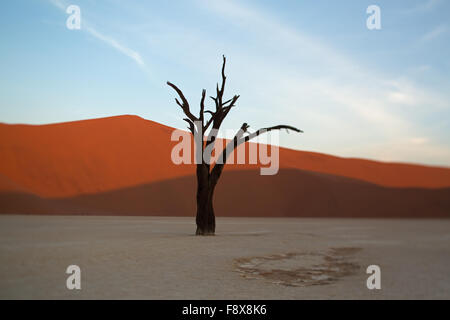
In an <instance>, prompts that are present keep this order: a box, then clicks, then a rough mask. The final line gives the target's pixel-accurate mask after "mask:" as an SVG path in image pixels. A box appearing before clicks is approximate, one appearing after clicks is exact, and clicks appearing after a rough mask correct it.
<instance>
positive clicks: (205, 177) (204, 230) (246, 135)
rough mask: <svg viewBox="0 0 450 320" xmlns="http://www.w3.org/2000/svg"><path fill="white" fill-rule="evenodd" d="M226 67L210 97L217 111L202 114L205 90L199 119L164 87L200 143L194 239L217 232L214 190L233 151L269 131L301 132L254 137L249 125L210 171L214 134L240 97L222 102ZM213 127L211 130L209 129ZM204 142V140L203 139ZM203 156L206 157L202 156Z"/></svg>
mask: <svg viewBox="0 0 450 320" xmlns="http://www.w3.org/2000/svg"><path fill="white" fill-rule="evenodd" d="M225 64H226V58H225V56H223V65H222V84H221V86H220V87H219V84H218V83H217V87H216V96H215V97H212V96H211V97H210V98H211V99H212V100H213V101H214V103H215V107H216V110H215V111H210V110H205V98H206V90H205V89H203V90H202V98H201V100H200V113H199V116H198V117H196V116H194V115H193V114H192V113H191V111H190V106H189V103H188V101H187V99H186V98H185V96H184V94H183V92H182V91H181V90H180V89H179V88H178V87H177V86H176V85H174V84H173V83H171V82H167V84H168V85H169V86H170V87H172V88H173V89H174V90H175V91H176V92H177V94H178V96H179V98H180V100H181V102H180V101H179V100H178V99H177V98H175V101H176V103H177V104H178V105H179V106H180V107H181V109H182V110H183V112H184V114H185V115H186V117H187V118H184V119H183V120H184V121H186V122H187V123H188V124H189V127H188V129H189V131H190V132H191V133H192V135H193V136H194V137H197V136H200V137H201V138H200V139H194V141H195V147H196V157H197V158H196V159H198V160H196V163H197V169H196V173H197V216H196V223H197V231H196V235H214V233H215V229H216V221H215V220H216V219H215V215H214V207H213V195H214V190H215V187H216V185H217V182H218V181H219V178H220V176H221V174H222V171H223V168H224V166H225V164H226V161H227V158H228V156H229V155H230V154H231V153H232V152H233V150H234V149H235V148H236V147H237V146H239V145H240V144H242V143H245V142H247V141H249V140H251V139H253V138H255V137H257V136H259V135H260V134H262V133H265V132H269V131H271V130H280V129H286V130H293V131H295V132H302V131H301V130H299V129H297V128H295V127H291V126H287V125H278V126H273V127H268V128H261V129H259V130H257V131H255V132H253V133H250V132H248V128H249V125H247V123H244V124H242V126H241V128H240V129H239V131H238V132H237V133H236V135H235V136H234V138H233V139H232V140H231V141H230V142H228V144H227V146H226V148H225V149H224V150H223V151H222V152H221V154H220V155H219V156H218V158H217V160H216V162H215V164H214V166H213V167H212V168H211V165H212V163H211V161H210V160H211V158H212V157H213V156H212V150H213V149H214V143H215V140H216V135H217V131H218V130H219V128H220V126H221V125H222V122H223V121H224V119H225V118H226V116H227V115H228V113H229V112H230V110H231V109H232V108H233V107H235V105H236V102H237V100H238V99H239V95H235V96H233V98H231V99H229V100H226V101H224V99H223V94H224V91H225V82H226V79H227V78H226V76H225ZM205 113H208V114H210V117H209V119H208V120H206V119H205ZM211 125H212V126H211ZM210 127H211V129H210V131H209V133H208V135H207V137H205V136H204V135H205V133H206V131H207V130H208V129H209V128H210ZM205 138H206V139H205ZM205 152H206V153H205Z"/></svg>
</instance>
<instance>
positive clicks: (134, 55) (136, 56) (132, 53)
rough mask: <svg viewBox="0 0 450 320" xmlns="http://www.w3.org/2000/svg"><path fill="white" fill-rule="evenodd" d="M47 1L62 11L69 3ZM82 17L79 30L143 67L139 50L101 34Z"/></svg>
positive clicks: (53, 0)
mask: <svg viewBox="0 0 450 320" xmlns="http://www.w3.org/2000/svg"><path fill="white" fill-rule="evenodd" d="M49 1H50V3H51V4H53V5H54V6H55V7H57V8H59V9H60V10H62V11H64V12H65V11H66V8H67V7H68V6H69V4H67V3H65V2H64V1H62V0H49ZM82 19H83V20H82V22H81V25H82V27H81V30H83V31H85V32H87V33H88V34H90V35H91V36H93V37H95V38H96V39H98V40H100V41H102V42H103V43H105V44H107V45H108V46H110V47H111V48H114V49H115V50H117V51H119V52H120V53H122V54H124V55H125V56H127V57H129V58H131V59H133V60H134V62H136V63H137V64H138V65H139V66H140V67H142V68H144V67H145V63H144V60H143V59H142V56H141V54H140V53H139V52H137V51H136V50H133V49H131V48H128V47H127V46H125V45H123V44H121V43H120V42H119V41H118V40H116V39H114V37H111V36H109V35H105V34H103V33H102V32H100V31H98V30H97V29H95V28H94V27H93V26H92V25H91V24H90V23H89V22H88V21H87V20H86V19H85V18H82Z"/></svg>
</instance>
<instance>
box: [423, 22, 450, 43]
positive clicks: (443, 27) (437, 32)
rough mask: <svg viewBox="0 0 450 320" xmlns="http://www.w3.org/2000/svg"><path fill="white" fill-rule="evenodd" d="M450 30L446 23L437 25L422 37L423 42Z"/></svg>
mask: <svg viewBox="0 0 450 320" xmlns="http://www.w3.org/2000/svg"><path fill="white" fill-rule="evenodd" d="M447 31H448V27H447V26H446V25H440V26H437V27H435V28H434V29H433V30H431V31H429V32H427V33H426V34H424V35H423V36H422V37H421V38H420V41H421V42H428V41H431V40H434V39H436V38H438V37H439V36H441V35H443V34H445V33H446V32H447Z"/></svg>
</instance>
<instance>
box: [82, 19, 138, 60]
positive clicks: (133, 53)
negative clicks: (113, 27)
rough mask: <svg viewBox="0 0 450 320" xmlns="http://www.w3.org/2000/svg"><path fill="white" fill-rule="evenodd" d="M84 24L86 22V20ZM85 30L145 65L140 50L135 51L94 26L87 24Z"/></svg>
mask: <svg viewBox="0 0 450 320" xmlns="http://www.w3.org/2000/svg"><path fill="white" fill-rule="evenodd" d="M84 24H86V22H85V23H84ZM84 30H85V31H86V32H88V33H89V34H90V35H92V36H94V37H95V38H97V39H99V40H101V41H103V42H104V43H106V44H107V45H109V46H111V47H112V48H114V49H116V50H117V51H119V52H120V53H122V54H124V55H126V56H127V57H129V58H131V59H133V60H134V61H135V62H136V63H137V64H138V65H140V66H145V63H144V61H143V60H142V57H141V55H140V54H139V52H137V51H135V50H133V49H130V48H127V47H125V46H124V45H122V44H120V43H119V42H118V41H117V40H116V39H114V38H112V37H109V36H106V35H104V34H102V33H100V32H99V31H97V30H95V29H94V28H93V27H90V26H85V27H84Z"/></svg>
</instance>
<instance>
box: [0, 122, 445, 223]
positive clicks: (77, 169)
mask: <svg viewBox="0 0 450 320" xmlns="http://www.w3.org/2000/svg"><path fill="white" fill-rule="evenodd" d="M173 130H174V129H173V128H170V127H167V126H164V125H162V124H159V123H156V122H153V121H149V120H145V119H142V118H140V117H137V116H129V115H126V116H116V117H108V118H100V119H92V120H82V121H74V122H66V123H58V124H50V125H8V124H0V159H1V161H0V195H1V197H0V199H1V202H0V212H1V213H9V212H11V213H14V212H16V211H17V210H15V209H14V208H16V207H17V208H18V207H20V206H23V202H24V201H25V202H27V203H28V204H29V205H31V204H33V203H34V204H35V206H42V207H41V209H42V210H37V211H39V212H40V213H46V212H47V211H48V212H50V211H51V210H50V209H45V208H50V207H51V208H55V205H56V202H55V201H53V200H55V199H56V200H58V201H59V202H58V203H57V204H58V205H57V206H56V207H57V208H59V209H58V210H61V213H70V212H72V211H71V210H72V209H69V207H70V208H75V207H76V206H77V205H78V204H79V202H73V201H72V202H71V201H66V200H67V199H81V198H82V199H83V201H86V200H85V198H83V197H85V196H88V197H89V196H90V197H91V198H89V199H91V200H89V201H91V202H92V201H97V200H95V199H105V196H102V195H110V194H112V193H111V192H116V193H117V194H116V195H115V196H117V197H119V198H120V197H121V196H123V197H125V198H124V199H123V201H126V196H124V195H127V196H129V193H130V192H132V191H130V190H139V192H142V190H147V189H146V188H140V186H149V185H152V186H156V185H164V183H168V182H167V181H171V182H170V183H169V185H170V186H171V188H169V189H168V190H169V191H170V190H174V188H175V189H177V187H176V186H175V185H177V181H180V182H179V183H181V182H183V181H187V180H183V179H184V177H185V178H186V179H188V180H189V179H192V177H191V176H192V175H194V174H195V168H194V165H175V164H173V163H172V161H171V158H170V155H171V152H172V148H173V146H174V145H175V144H176V143H177V142H174V141H171V133H172V131H173ZM299 139H301V137H299ZM257 168H258V166H256V165H227V166H226V171H235V170H245V171H246V172H247V173H244V172H242V174H239V173H233V174H231V173H224V181H223V183H224V190H228V189H230V191H229V192H231V189H232V188H229V186H228V185H227V184H229V185H230V186H231V184H232V180H233V183H238V184H239V183H242V184H243V185H245V184H249V186H252V185H253V186H254V185H258V184H260V183H262V181H263V180H264V181H269V180H270V181H272V183H273V184H272V185H267V186H266V187H267V188H269V189H270V188H273V189H274V190H275V189H278V190H279V189H280V188H282V189H283V190H285V189H286V186H282V185H281V184H282V183H284V182H283V181H284V180H283V179H276V178H272V179H269V178H267V179H265V178H264V177H262V176H259V175H257V176H251V175H249V173H248V172H249V170H250V171H252V170H253V171H255V170H256V169H257ZM280 168H281V169H280V172H281V173H283V175H282V176H284V175H286V172H291V171H286V170H288V169H289V170H291V169H293V170H294V172H296V171H295V170H300V171H301V172H306V173H307V172H315V173H321V174H325V176H326V177H329V178H327V179H325V180H324V178H323V177H325V176H323V175H322V176H320V175H313V176H312V177H313V178H309V179H308V180H306V181H309V183H310V184H311V185H314V183H316V182H317V181H319V180H320V183H321V185H323V188H324V191H325V190H326V189H327V186H329V185H330V184H331V183H332V185H333V188H337V187H336V186H337V185H339V183H344V182H345V183H344V184H345V185H346V186H349V185H351V186H352V188H356V189H357V188H358V187H357V186H359V184H358V183H356V184H348V179H352V181H353V180H355V181H361V182H364V183H369V184H371V185H374V186H375V187H377V188H375V189H370V188H369V189H367V190H374V192H372V194H373V195H374V196H375V195H376V194H382V195H383V197H388V195H387V194H386V193H385V192H384V191H380V190H382V189H383V190H384V189H386V188H390V189H393V190H395V188H402V189H408V188H414V189H415V190H422V189H423V190H424V192H425V190H426V189H431V190H429V191H427V192H428V193H427V194H429V193H430V192H433V190H437V189H443V190H447V187H450V169H448V168H438V167H429V166H420V165H410V164H400V163H383V162H377V161H370V160H363V159H347V158H340V157H334V156H330V155H325V154H320V153H314V152H304V151H297V150H291V149H285V148H280ZM306 173H304V174H297V173H295V174H292V176H295V177H298V179H299V180H300V179H302V177H304V176H305V174H306ZM227 175H229V177H233V178H232V179H231V178H225V177H226V176H227ZM250 176H251V179H250ZM307 176H308V177H310V176H309V175H307ZM240 179H241V180H240ZM317 179H319V180H317ZM244 180H245V181H244ZM189 181H190V180H189ZM227 181H228V182H227ZM288 181H289V183H291V184H293V185H292V186H289V188H288V190H285V191H286V192H292V194H293V195H294V197H293V198H292V197H287V198H286V199H288V200H289V201H291V202H293V201H295V194H296V191H295V190H296V186H295V181H293V180H292V179H289V180H288ZM313 181H316V182H313ZM183 183H185V182H183ZM221 183H222V182H221ZM298 183H299V184H298V185H299V186H300V185H301V186H302V188H301V189H302V190H303V194H305V190H307V189H308V185H305V183H304V182H302V181H298ZM336 183H337V184H336ZM152 188H155V187H152ZM191 188H195V186H194V187H191ZM348 188H349V187H348ZM380 188H381V189H380ZM337 189H338V188H337ZM337 189H336V190H337ZM356 189H355V190H356ZM120 190H123V192H121V191H120ZM157 190H160V191H159V192H163V191H161V190H162V189H161V188H157ZM168 190H165V191H164V192H169V191H168ZM289 190H292V191H289ZM314 190H316V192H317V193H318V201H322V200H323V199H322V200H321V196H323V194H321V191H320V190H318V189H317V188H316V189H314ZM333 190H334V189H333ZM386 190H387V189H386ZM375 191H376V192H375ZM136 192H137V191H136ZM227 192H228V191H227ZM417 192H418V193H419V194H422V193H420V192H419V191H415V193H414V195H415V197H417V194H418V193H417ZM442 192H443V191H442V190H441V191H439V194H440V195H439V197H438V198H439V199H441V198H442V196H441V194H442ZM445 192H446V191H445ZM397 194H398V195H399V197H404V196H406V195H411V194H410V193H408V192H407V191H402V192H398V193H397ZM190 196H191V195H190ZM80 197H81V198H80ZM149 197H150V196H149ZM155 197H156V199H165V201H168V202H170V201H171V200H170V199H167V195H164V194H162V193H161V194H156V195H155V194H153V195H152V196H151V197H150V198H152V199H155ZM192 197H193V196H192ZM298 197H299V195H297V198H298ZM427 197H428V198H427V199H434V200H430V201H435V202H436V201H438V200H436V198H434V196H428V195H427ZM169 198H170V197H169ZM341 198H342V197H341ZM344 198H345V197H344ZM388 198H389V197H388ZM419 198H420V196H419ZM14 199H16V200H14ZM139 199H142V201H144V200H143V199H145V197H140V198H139ZM376 199H377V198H376V197H375V198H374V199H372V200H370V201H372V202H371V203H376ZM41 200H42V201H41ZM119 200H120V199H119ZM119 200H118V201H119ZM288 200H286V201H288ZM155 201H156V200H155ZM161 201H164V200H159V202H161ZM183 201H188V202H189V201H191V200H189V199H186V200H183ZM243 201H244V200H243ZM439 201H440V200H439ZM49 202H51V203H49ZM109 202H111V201H109ZM172 202H173V201H172ZM272 202H273V201H272ZM406 202H407V201H406ZM406 202H405V201H404V200H402V201H400V202H399V203H406ZM19 203H21V204H20V206H19ZM44 203H45V205H44ZM125 203H126V202H125ZM189 203H190V202H189ZM396 203H397V202H396ZM285 205H286V206H289V204H285ZM422 205H424V203H422ZM425 205H426V203H425ZM133 206H136V205H135V204H134V205H130V207H133ZM219 206H221V204H220V200H219ZM88 207H89V208H95V207H96V206H95V205H91V206H88ZM88 207H86V206H84V208H88ZM138 207H139V205H138ZM144 207H145V206H144ZM291 207H292V208H297V207H298V204H295V205H294V204H291ZM422 207H423V206H422ZM32 208H33V205H31V207H30V206H28V207H27V210H30V211H33V210H32ZM139 208H141V207H139ZM142 208H143V207H142ZM142 208H141V209H142ZM146 208H147V209H146V210H150V209H151V208H150V207H146ZM161 208H166V209H167V210H166V211H169V210H170V208H171V207H170V206H166V207H164V204H162V207H161ZM189 208H190V207H189ZM141 209H139V210H140V211H139V212H137V211H136V212H133V210H131V211H130V213H129V214H134V213H139V214H144V213H143V211H142V210H143V209H142V210H141ZM441 209H442V208H441ZM441 209H440V210H441ZM46 210H47V211H46ZM52 210H53V209H52ZM55 210H56V209H55ZM105 210H107V206H106V207H102V212H104V211H105ZM111 210H112V211H114V210H113V208H112V207H111ZM161 210H162V209H161ZM35 211H36V210H35ZM88 211H89V210H88ZM94 211H95V210H94ZM163 211H164V210H163ZM444 211H445V210H444ZM19 212H22V211H21V210H19ZM52 212H53V211H52ZM55 212H56V211H55ZM73 212H74V213H75V212H78V211H77V210H75V209H74V211H73ZM145 212H147V214H149V215H152V214H157V213H154V212H148V211H145ZM236 212H237V211H236ZM289 212H290V211H289ZM440 212H442V210H441V211H440ZM23 213H26V212H23ZM30 213H31V212H30ZM53 213H54V212H53ZM95 213H98V212H97V211H95ZM167 214H171V213H170V212H168V213H167ZM324 214H326V211H325V212H322V213H320V214H319V216H320V215H324ZM173 215H184V213H181V214H180V213H173Z"/></svg>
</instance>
